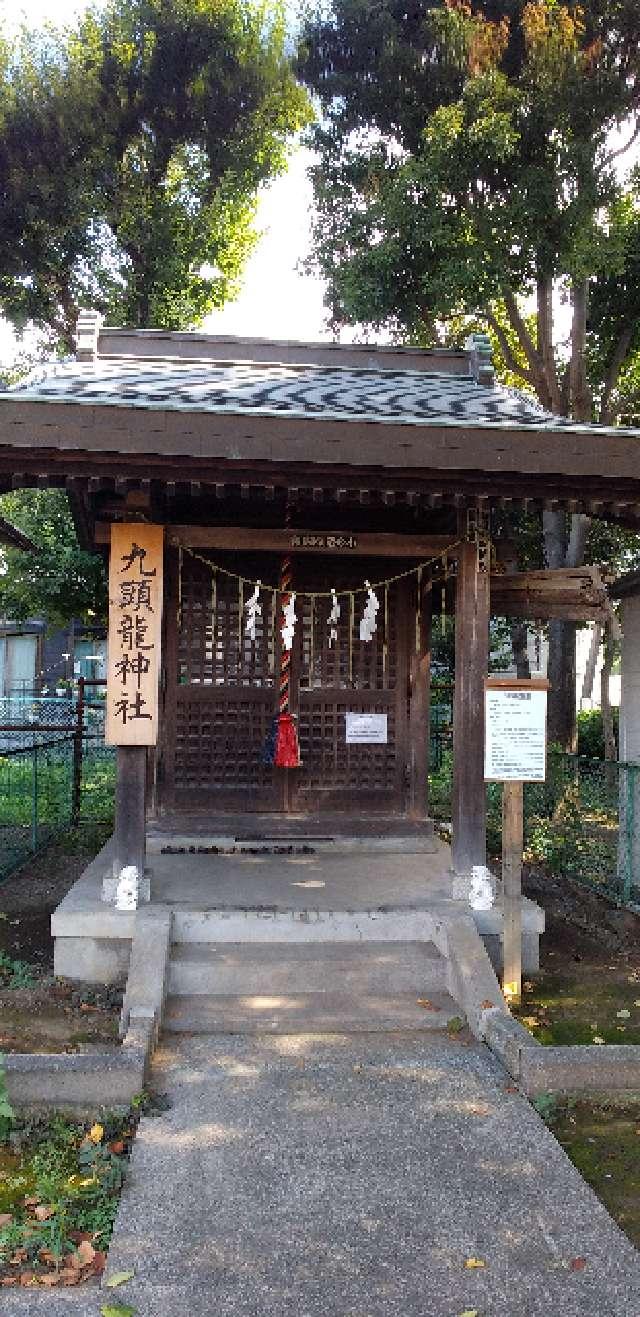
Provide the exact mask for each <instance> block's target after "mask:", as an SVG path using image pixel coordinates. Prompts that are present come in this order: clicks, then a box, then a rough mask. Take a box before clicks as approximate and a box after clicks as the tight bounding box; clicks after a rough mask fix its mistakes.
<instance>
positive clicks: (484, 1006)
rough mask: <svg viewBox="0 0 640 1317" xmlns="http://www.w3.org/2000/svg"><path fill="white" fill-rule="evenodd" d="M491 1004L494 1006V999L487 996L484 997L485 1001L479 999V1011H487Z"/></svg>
mask: <svg viewBox="0 0 640 1317" xmlns="http://www.w3.org/2000/svg"><path fill="white" fill-rule="evenodd" d="M492 1006H495V1002H494V1001H489V998H488V997H487V998H486V999H485V1001H481V1002H480V1010H481V1011H488V1010H490V1009H491V1007H492Z"/></svg>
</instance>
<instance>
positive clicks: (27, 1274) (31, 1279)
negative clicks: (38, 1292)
mask: <svg viewBox="0 0 640 1317" xmlns="http://www.w3.org/2000/svg"><path fill="white" fill-rule="evenodd" d="M18 1280H19V1282H20V1284H21V1285H22V1286H24V1288H25V1289H26V1287H27V1286H28V1285H34V1284H35V1280H36V1273H35V1271H22V1272H21V1273H20V1275H19V1276H18Z"/></svg>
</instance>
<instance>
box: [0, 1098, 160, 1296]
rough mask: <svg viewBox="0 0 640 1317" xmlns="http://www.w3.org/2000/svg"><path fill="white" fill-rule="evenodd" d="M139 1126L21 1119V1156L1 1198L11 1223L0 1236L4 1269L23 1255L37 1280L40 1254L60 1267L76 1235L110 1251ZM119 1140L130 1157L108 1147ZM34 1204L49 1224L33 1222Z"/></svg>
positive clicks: (122, 1121) (111, 1120) (120, 1120)
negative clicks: (46, 1253) (128, 1159)
mask: <svg viewBox="0 0 640 1317" xmlns="http://www.w3.org/2000/svg"><path fill="white" fill-rule="evenodd" d="M135 1120H136V1117H135V1115H134V1114H133V1113H131V1112H128V1111H126V1112H123V1114H121V1115H116V1114H115V1113H112V1114H111V1115H110V1116H109V1117H108V1118H105V1120H104V1122H103V1124H102V1125H93V1126H91V1127H90V1126H89V1125H88V1124H87V1125H84V1124H78V1123H77V1122H76V1121H72V1120H70V1119H67V1118H65V1117H64V1116H60V1115H54V1116H52V1117H47V1118H36V1119H35V1120H33V1121H30V1120H29V1118H25V1119H22V1118H20V1119H19V1120H18V1119H17V1118H16V1119H15V1121H14V1125H13V1128H12V1130H11V1145H12V1149H14V1148H18V1149H19V1152H18V1153H11V1154H10V1157H9V1163H8V1167H7V1170H6V1171H5V1172H4V1175H3V1181H2V1191H1V1193H0V1203H1V1210H2V1211H4V1212H10V1213H11V1214H12V1217H13V1219H12V1221H11V1222H10V1223H9V1224H8V1225H7V1226H5V1227H3V1228H2V1229H1V1230H0V1266H2V1264H3V1263H6V1262H7V1261H8V1259H9V1257H10V1256H11V1254H12V1253H13V1252H14V1251H15V1249H16V1248H21V1249H25V1250H26V1254H27V1259H26V1261H27V1262H28V1264H29V1266H31V1267H32V1268H33V1269H34V1270H35V1271H36V1272H37V1271H38V1270H39V1269H41V1267H42V1262H41V1260H40V1250H41V1249H43V1248H45V1249H49V1250H50V1251H51V1253H52V1254H53V1256H54V1257H55V1258H58V1259H60V1258H62V1257H63V1256H65V1255H66V1254H68V1253H73V1251H74V1250H75V1248H76V1242H75V1241H74V1239H73V1235H74V1234H75V1232H77V1231H82V1232H87V1233H88V1234H89V1235H90V1236H91V1237H92V1239H93V1242H94V1246H95V1247H96V1248H98V1249H104V1248H106V1247H107V1245H108V1242H109V1239H110V1237H111V1232H112V1230H113V1223H114V1220H115V1215H116V1211H117V1206H118V1197H119V1193H120V1190H121V1188H122V1184H123V1181H124V1177H125V1173H126V1153H127V1151H128V1147H129V1144H130V1141H131V1138H132V1136H133V1129H134V1126H135ZM5 1138H6V1135H5ZM116 1139H117V1140H120V1141H121V1142H122V1143H123V1148H124V1151H115V1152H114V1151H113V1150H112V1148H110V1147H109V1146H108V1142H107V1141H109V1142H113V1141H115V1140H116ZM0 1155H2V1150H1V1149H0ZM11 1157H13V1164H12V1163H11ZM25 1195H27V1202H26V1203H25V1201H24V1200H25ZM35 1202H37V1204H42V1206H43V1207H46V1208H47V1209H48V1215H47V1216H46V1217H45V1218H44V1219H39V1218H38V1215H37V1213H35V1214H34V1211H33V1208H34V1205H35ZM43 1215H44V1214H43Z"/></svg>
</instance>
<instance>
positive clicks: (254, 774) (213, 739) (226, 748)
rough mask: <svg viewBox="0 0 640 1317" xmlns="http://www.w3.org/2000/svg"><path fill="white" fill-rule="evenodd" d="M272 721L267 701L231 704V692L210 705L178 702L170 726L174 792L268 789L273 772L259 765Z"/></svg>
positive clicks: (256, 700)
mask: <svg viewBox="0 0 640 1317" xmlns="http://www.w3.org/2000/svg"><path fill="white" fill-rule="evenodd" d="M272 717H273V705H272V701H271V699H270V698H269V699H265V698H264V697H262V698H260V697H258V696H256V698H255V699H243V700H234V698H233V691H232V690H231V691H230V692H229V694H228V696H227V695H223V694H222V692H220V694H219V696H218V698H216V699H213V698H212V699H211V700H208V699H207V700H202V699H197V700H195V699H194V700H189V699H188V698H181V699H179V701H178V706H177V720H176V760H175V774H176V784H177V785H178V786H179V788H180V789H186V788H193V789H197V790H215V789H220V788H231V789H234V788H235V789H237V790H239V791H241V792H243V791H251V790H256V789H260V788H263V787H265V786H270V784H271V781H272V778H273V772H272V770H271V769H268V768H264V767H263V765H262V763H261V755H262V749H263V747H264V743H265V740H266V737H267V731H268V727H269V724H270V722H271V719H272Z"/></svg>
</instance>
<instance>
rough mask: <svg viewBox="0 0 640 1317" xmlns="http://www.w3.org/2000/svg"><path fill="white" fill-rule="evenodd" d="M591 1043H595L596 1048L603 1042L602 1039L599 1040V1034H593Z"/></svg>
mask: <svg viewBox="0 0 640 1317" xmlns="http://www.w3.org/2000/svg"><path fill="white" fill-rule="evenodd" d="M593 1041H594V1043H597V1045H598V1047H601V1046H602V1044H603V1042H604V1038H601V1037H600V1035H599V1034H595V1036H594V1039H593Z"/></svg>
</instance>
